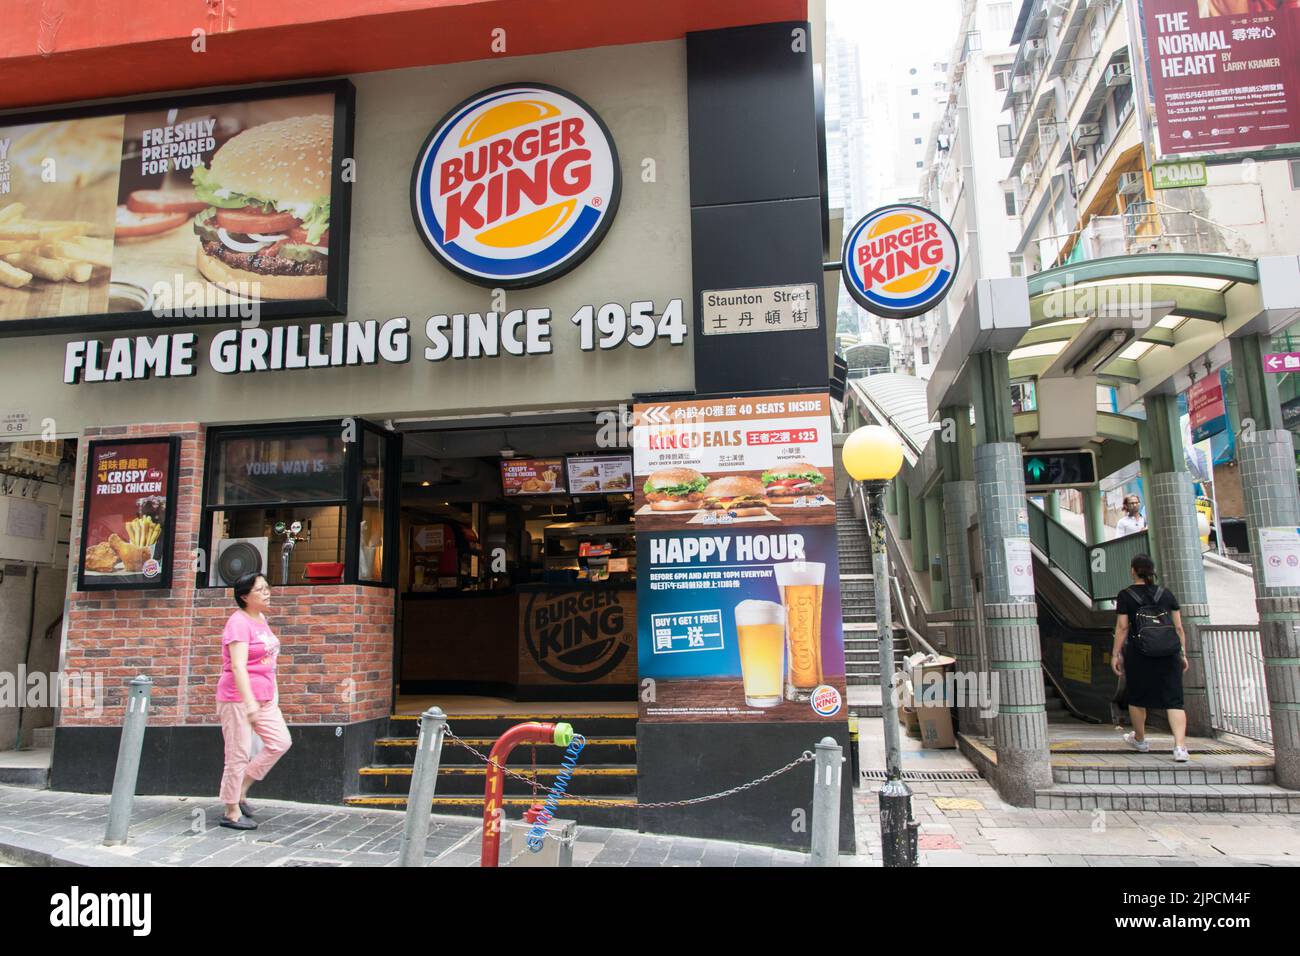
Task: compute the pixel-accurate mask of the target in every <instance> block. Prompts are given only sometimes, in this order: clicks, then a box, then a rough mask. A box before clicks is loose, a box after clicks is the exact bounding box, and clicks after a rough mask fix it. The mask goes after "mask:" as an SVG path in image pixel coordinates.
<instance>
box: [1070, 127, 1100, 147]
mask: <svg viewBox="0 0 1300 956" xmlns="http://www.w3.org/2000/svg"><path fill="white" fill-rule="evenodd" d="M1073 139H1074V145H1075V146H1091V145H1092V144H1093V143H1099V142H1101V124H1100V123H1080V124H1079V125H1078V126H1077V127H1075V130H1074V133H1073Z"/></svg>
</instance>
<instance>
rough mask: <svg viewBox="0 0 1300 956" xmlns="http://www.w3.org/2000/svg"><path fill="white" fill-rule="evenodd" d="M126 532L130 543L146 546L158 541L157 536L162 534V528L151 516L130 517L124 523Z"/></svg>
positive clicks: (141, 546)
mask: <svg viewBox="0 0 1300 956" xmlns="http://www.w3.org/2000/svg"><path fill="white" fill-rule="evenodd" d="M126 533H127V537H128V538H130V541H131V544H133V545H135V546H136V547H138V548H148V547H152V546H153V545H154V544H155V543H156V542H157V541H158V536H159V535H160V534H162V528H161V527H159V525H158V523H157V522H156V521H154V520H153V518H150V517H148V516H145V517H143V518H132V519H131V520H130V521H128V522H127V523H126Z"/></svg>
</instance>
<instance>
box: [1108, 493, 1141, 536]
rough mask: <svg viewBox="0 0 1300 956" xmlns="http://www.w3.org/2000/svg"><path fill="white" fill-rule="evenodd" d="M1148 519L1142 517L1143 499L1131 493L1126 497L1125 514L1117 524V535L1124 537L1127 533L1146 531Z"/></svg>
mask: <svg viewBox="0 0 1300 956" xmlns="http://www.w3.org/2000/svg"><path fill="white" fill-rule="evenodd" d="M1146 526H1147V521H1146V519H1145V518H1143V517H1142V499H1141V498H1139V497H1138V496H1137V495H1129V496H1128V497H1126V498H1125V499H1124V516H1123V517H1122V518H1120V519H1119V521H1118V522H1117V523H1116V525H1115V536H1116V537H1117V538H1122V537H1124V535H1126V534H1136V533H1137V532H1139V531H1145V530H1146Z"/></svg>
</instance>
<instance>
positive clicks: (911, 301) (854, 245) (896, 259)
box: [841, 203, 958, 319]
mask: <svg viewBox="0 0 1300 956" xmlns="http://www.w3.org/2000/svg"><path fill="white" fill-rule="evenodd" d="M957 261H958V253H957V237H956V236H954V235H953V234H952V229H950V228H949V227H948V224H947V223H946V222H944V221H943V220H942V219H940V218H939V217H938V216H936V215H935V214H934V213H932V212H930V210H928V209H923V208H922V207H920V206H913V205H909V204H907V203H898V204H896V205H892V206H882V207H881V208H879V209H877V210H875V211H874V212H870V213H868V214H867V215H866V216H864V217H863V218H862V219H860V220H859V221H858V222H857V223H856V224H855V225H854V227H853V228H852V229H851V230H850V231H849V236H848V239H846V240H845V242H844V259H843V263H842V265H841V268H842V271H843V273H844V284H845V285H847V286H848V288H849V294H850V295H851V296H853V298H854V299H855V300H856V301H857V303H858V304H859V305H861V306H862V307H863V308H864V309H866V310H867V311H868V312H871V313H872V314H874V315H879V316H883V317H885V318H887V319H906V318H911V317H912V316H914V315H921V314H922V313H924V312H928V311H929V310H930V309H933V308H934V307H935V306H936V305H938V304H939V303H940V302H941V301H942V300H943V297H944V296H945V295H947V294H948V289H949V288H950V287H951V286H952V280H953V278H954V277H955V276H956V275H957Z"/></svg>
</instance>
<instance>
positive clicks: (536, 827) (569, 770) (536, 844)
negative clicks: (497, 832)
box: [524, 734, 587, 853]
mask: <svg viewBox="0 0 1300 956" xmlns="http://www.w3.org/2000/svg"><path fill="white" fill-rule="evenodd" d="M585 746H587V738H586V737H584V736H582V734H574V736H573V740H571V741H570V742H569V746H568V748H567V749H566V750H565V751H564V757H563V758H562V759H561V760H560V772H559V774H557V775H556V778H555V785H554V786H553V787H551V792H550V793H549V794H548V795H547V797H546V803H545V804H544V805H543V806H542V812H541V813H539V814H538V815H537V819H536V820H534V821H533V827H532V829H531V830H529V831H528V839H527V840H525V841H524V842H525V843H526V844H527V846H528V849H530V850H532V851H533V852H534V853H540V852H541V849H542V843H543V842H544V841H545V839H546V824H547V823H549V822H550V821H551V818H552V817H553V816H555V808H556V807H557V806H558V804H559V799H560V797H561V796H562V795H563V794H564V793H565V791H567V790H568V788H569V778H570V777H572V776H573V768H574V767H576V766H577V765H578V754H580V753H582V748H583V747H585Z"/></svg>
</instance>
